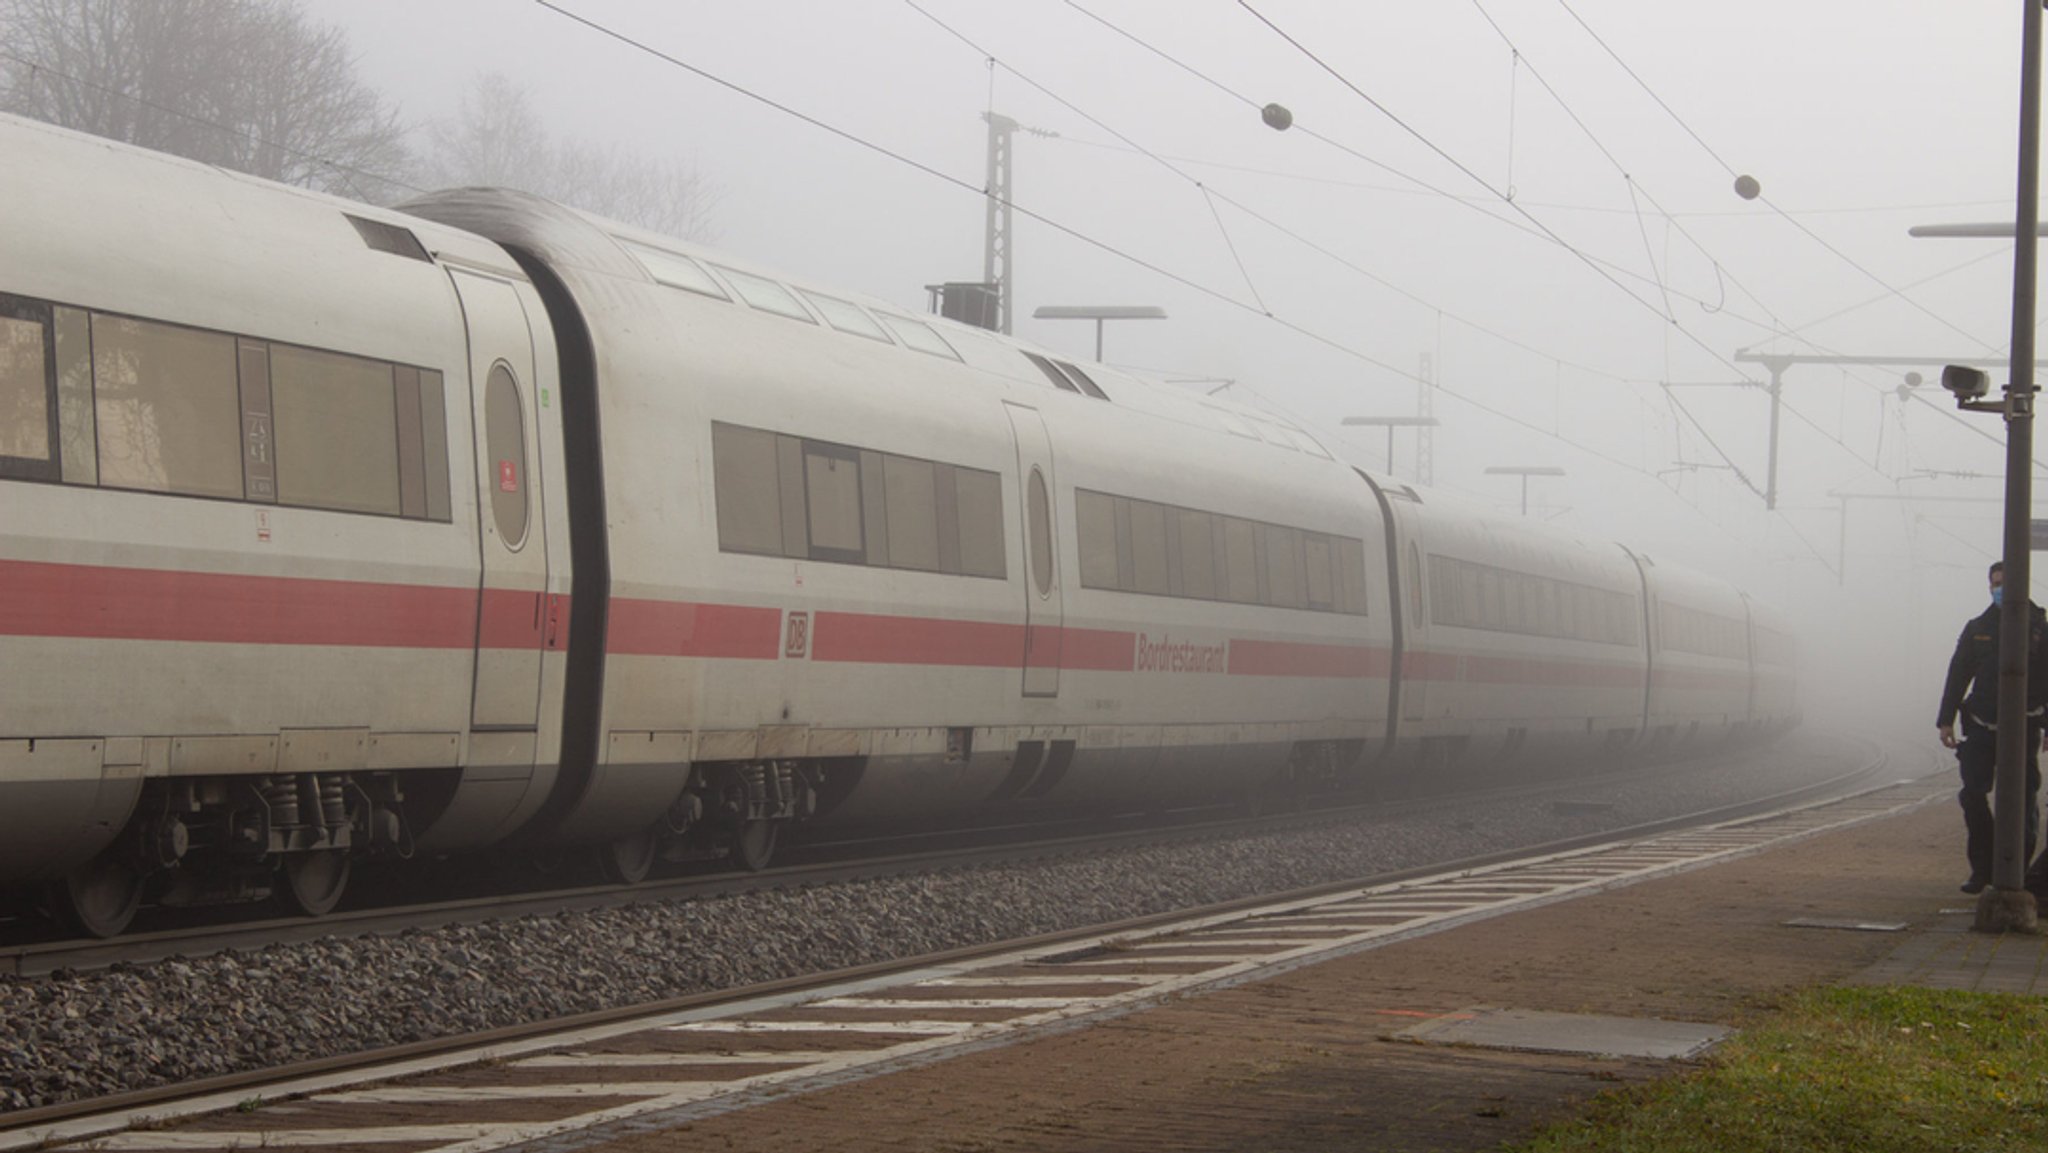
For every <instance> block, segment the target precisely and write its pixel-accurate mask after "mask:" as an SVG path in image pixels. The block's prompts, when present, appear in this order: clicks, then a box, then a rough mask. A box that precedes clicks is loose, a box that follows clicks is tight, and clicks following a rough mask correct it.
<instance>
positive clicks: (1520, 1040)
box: [1395, 1008, 1730, 1060]
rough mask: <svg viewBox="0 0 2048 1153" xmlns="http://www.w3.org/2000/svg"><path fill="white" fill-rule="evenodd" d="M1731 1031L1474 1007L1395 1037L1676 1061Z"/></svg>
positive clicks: (1686, 1024)
mask: <svg viewBox="0 0 2048 1153" xmlns="http://www.w3.org/2000/svg"><path fill="white" fill-rule="evenodd" d="M1729 1032H1730V1030H1729V1029H1727V1028H1724V1027H1723V1026H1720V1025H1705V1024H1701V1023H1699V1022H1695V1021H1659V1020H1655V1019H1654V1018H1644V1017H1593V1016H1587V1015H1584V1014H1579V1013H1543V1012H1538V1011H1536V1010H1533V1009H1483V1008H1475V1009H1464V1010H1461V1011H1459V1012H1456V1013H1452V1014H1450V1015H1449V1016H1446V1017H1439V1018H1437V1019H1436V1020H1434V1021H1425V1022H1423V1023H1422V1024H1420V1025H1416V1026H1414V1027H1412V1028H1408V1029H1403V1030H1402V1031H1401V1032H1399V1033H1397V1034H1395V1036H1397V1037H1399V1038H1400V1039H1402V1040H1406V1041H1418V1042H1421V1043H1423V1044H1428V1045H1476V1046H1478V1047H1480V1048H1483V1049H1516V1050H1521V1051H1524V1052H1531V1053H1578V1054H1582V1055H1585V1056H1592V1057H1659V1058H1667V1059H1673V1060H1676V1059H1682V1058H1686V1057H1696V1056H1698V1055H1699V1054H1701V1053H1703V1052H1705V1051H1706V1050H1707V1049H1708V1048H1709V1047H1711V1046H1712V1045H1713V1044H1714V1043H1715V1042H1717V1041H1719V1040H1721V1039H1722V1038H1723V1037H1726V1036H1727V1035H1728V1034H1729Z"/></svg>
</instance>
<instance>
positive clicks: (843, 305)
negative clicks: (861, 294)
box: [797, 288, 889, 344]
mask: <svg viewBox="0 0 2048 1153" xmlns="http://www.w3.org/2000/svg"><path fill="white" fill-rule="evenodd" d="M797 291H798V292H800V293H802V294H803V298H804V299H805V300H808V301H810V302H811V307H812V308H815V309H817V310H818V315H820V316H822V317H824V318H825V323H826V324H829V325H831V326H832V327H834V328H836V329H838V330H839V331H841V332H845V333H851V334H852V335H854V336H865V337H867V338H868V339H869V340H879V341H881V342H882V343H883V344H887V343H889V334H888V333H886V332H883V331H882V326H881V325H879V324H876V323H875V318H874V317H872V316H869V315H868V314H867V313H866V312H865V311H864V310H862V308H861V306H860V305H858V304H854V303H852V302H850V301H845V300H839V299H837V298H835V297H830V296H820V295H819V294H817V293H815V292H812V291H810V290H808V289H802V288H799V289H797Z"/></svg>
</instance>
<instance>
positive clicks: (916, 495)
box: [877, 456, 939, 572]
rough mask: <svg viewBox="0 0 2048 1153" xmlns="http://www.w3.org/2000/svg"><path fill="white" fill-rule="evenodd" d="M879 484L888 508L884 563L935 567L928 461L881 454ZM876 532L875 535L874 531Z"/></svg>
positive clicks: (934, 504) (934, 503)
mask: <svg viewBox="0 0 2048 1153" xmlns="http://www.w3.org/2000/svg"><path fill="white" fill-rule="evenodd" d="M882 475H883V478H884V479H883V484H884V486H885V489H886V492H887V498H886V499H885V500H884V501H883V502H882V503H883V506H884V507H886V508H887V509H888V526H887V537H886V539H887V540H888V542H889V559H888V563H889V564H891V565H893V566H895V567H896V568H914V569H923V570H925V571H926V572H936V571H938V568H939V501H938V490H937V485H936V482H935V481H934V479H933V470H932V462H930V461H928V460H913V459H911V458H910V457H907V456H890V457H885V458H884V459H883V462H882ZM877 535H879V534H877Z"/></svg>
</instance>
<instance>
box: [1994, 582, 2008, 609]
mask: <svg viewBox="0 0 2048 1153" xmlns="http://www.w3.org/2000/svg"><path fill="white" fill-rule="evenodd" d="M1991 603H1992V604H1995V605H2002V604H2004V603H2005V586H2004V585H1998V586H1996V587H1994V588H1993V589H1992V590H1991Z"/></svg>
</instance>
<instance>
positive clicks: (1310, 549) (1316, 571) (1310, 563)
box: [1301, 532, 1337, 609]
mask: <svg viewBox="0 0 2048 1153" xmlns="http://www.w3.org/2000/svg"><path fill="white" fill-rule="evenodd" d="M1330 559H1331V558H1330V538H1329V537H1326V536H1324V535H1323V534H1322V533H1319V532H1311V533H1303V534H1302V536H1301V561H1302V575H1303V576H1304V577H1305V578H1306V579H1307V582H1308V607H1310V608H1312V609H1328V608H1334V607H1336V603H1337V582H1336V580H1335V579H1334V578H1333V574H1332V573H1331V566H1330Z"/></svg>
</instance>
